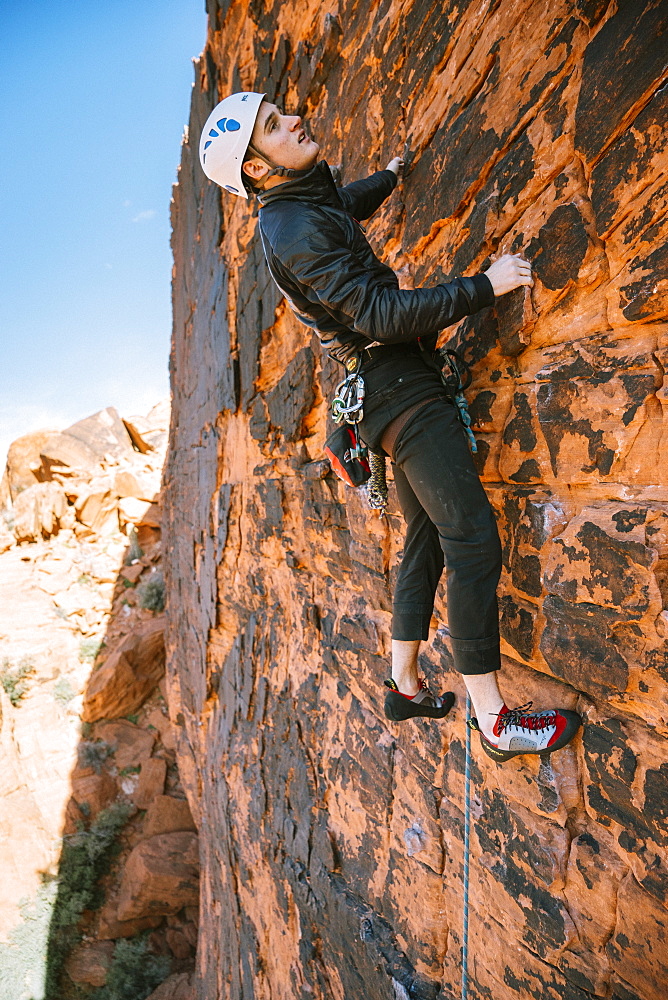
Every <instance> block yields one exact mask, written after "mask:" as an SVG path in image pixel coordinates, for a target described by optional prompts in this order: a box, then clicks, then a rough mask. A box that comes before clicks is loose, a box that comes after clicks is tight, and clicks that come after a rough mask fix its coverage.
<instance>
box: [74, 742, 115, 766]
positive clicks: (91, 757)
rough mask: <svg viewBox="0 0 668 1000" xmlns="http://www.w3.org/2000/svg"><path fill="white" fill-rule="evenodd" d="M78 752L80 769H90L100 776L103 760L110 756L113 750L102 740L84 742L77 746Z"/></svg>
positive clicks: (109, 744)
mask: <svg viewBox="0 0 668 1000" xmlns="http://www.w3.org/2000/svg"><path fill="white" fill-rule="evenodd" d="M78 752H79V764H80V765H81V767H92V768H93V770H94V771H95V773H96V774H100V773H101V772H102V767H103V765H104V762H105V760H107V759H108V758H109V757H111V756H112V754H113V752H114V748H113V747H112V745H111V743H105V741H104V740H84V741H83V742H82V743H80V744H79V751H78Z"/></svg>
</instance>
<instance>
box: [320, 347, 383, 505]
mask: <svg viewBox="0 0 668 1000" xmlns="http://www.w3.org/2000/svg"><path fill="white" fill-rule="evenodd" d="M361 363H362V359H361V357H359V356H358V357H357V358H356V359H355V358H351V359H349V361H348V363H347V364H346V367H347V368H348V374H347V375H346V377H345V378H344V379H343V381H342V382H339V384H338V385H337V387H336V389H335V392H334V399H333V400H332V419H333V420H334V423H336V424H341V425H342V426H340V427H337V429H336V430H335V431H333V432H332V433H331V434H330V435H329V437H328V438H327V440H326V441H325V454H326V455H327V458H328V459H329V462H330V465H331V466H332V469H333V470H334V472H335V473H336V474H337V476H338V477H339V479H342V480H343V482H344V483H346V485H348V486H362V485H363V484H364V483H366V481H367V480H368V479H369V478H370V477H371V475H372V469H371V467H370V464H369V460H368V458H367V455H368V453H369V449H368V448H367V447H366V445H365V444H364V442H363V441H362V439H361V438H360V435H359V427H358V424H359V422H360V421H361V420H362V417H363V416H364V395H365V392H366V387H365V385H364V379H363V378H362V376H361V374H360V368H361Z"/></svg>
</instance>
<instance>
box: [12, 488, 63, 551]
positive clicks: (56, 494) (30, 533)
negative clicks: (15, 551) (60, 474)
mask: <svg viewBox="0 0 668 1000" xmlns="http://www.w3.org/2000/svg"><path fill="white" fill-rule="evenodd" d="M68 511H69V507H68V504H67V498H66V496H65V492H64V490H63V488H62V486H60V485H59V484H58V483H35V484H34V485H33V486H29V487H28V488H27V489H25V490H22V491H21V492H20V493H18V494H17V496H16V499H15V501H14V537H15V538H16V540H17V542H36V541H38V540H41V539H42V538H49V537H50V536H51V535H55V534H57V532H58V530H59V528H60V526H61V522H63V521H65V518H66V515H67V513H68Z"/></svg>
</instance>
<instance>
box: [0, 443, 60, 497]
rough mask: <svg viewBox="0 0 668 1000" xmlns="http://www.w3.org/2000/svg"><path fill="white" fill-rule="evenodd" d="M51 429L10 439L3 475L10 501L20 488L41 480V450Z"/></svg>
mask: <svg viewBox="0 0 668 1000" xmlns="http://www.w3.org/2000/svg"><path fill="white" fill-rule="evenodd" d="M52 434H53V431H33V432H32V434H24V435H22V436H21V437H20V438H16V440H14V441H12V443H11V444H10V446H9V450H8V452H7V464H6V467H5V477H6V480H3V481H6V484H7V491H8V493H9V496H10V499H11V500H12V502H13V501H14V500H16V498H17V497H18V496H19V494H20V493H21V491H22V490H26V489H28V487H30V486H34V485H35V483H38V482H41V481H42V478H43V477H42V474H41V473H42V459H41V454H40V453H41V450H42V448H43V447H44V444H45V443H46V441H48V439H49V438H50V437H51V435H52Z"/></svg>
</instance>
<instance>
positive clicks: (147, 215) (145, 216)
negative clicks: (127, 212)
mask: <svg viewBox="0 0 668 1000" xmlns="http://www.w3.org/2000/svg"><path fill="white" fill-rule="evenodd" d="M155 214H156V211H155V209H154V208H147V209H145V211H143V212H139V214H138V215H135V217H134V219H133V220H132V221H133V222H148V220H149V219H152V218H153V216H154V215H155Z"/></svg>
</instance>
